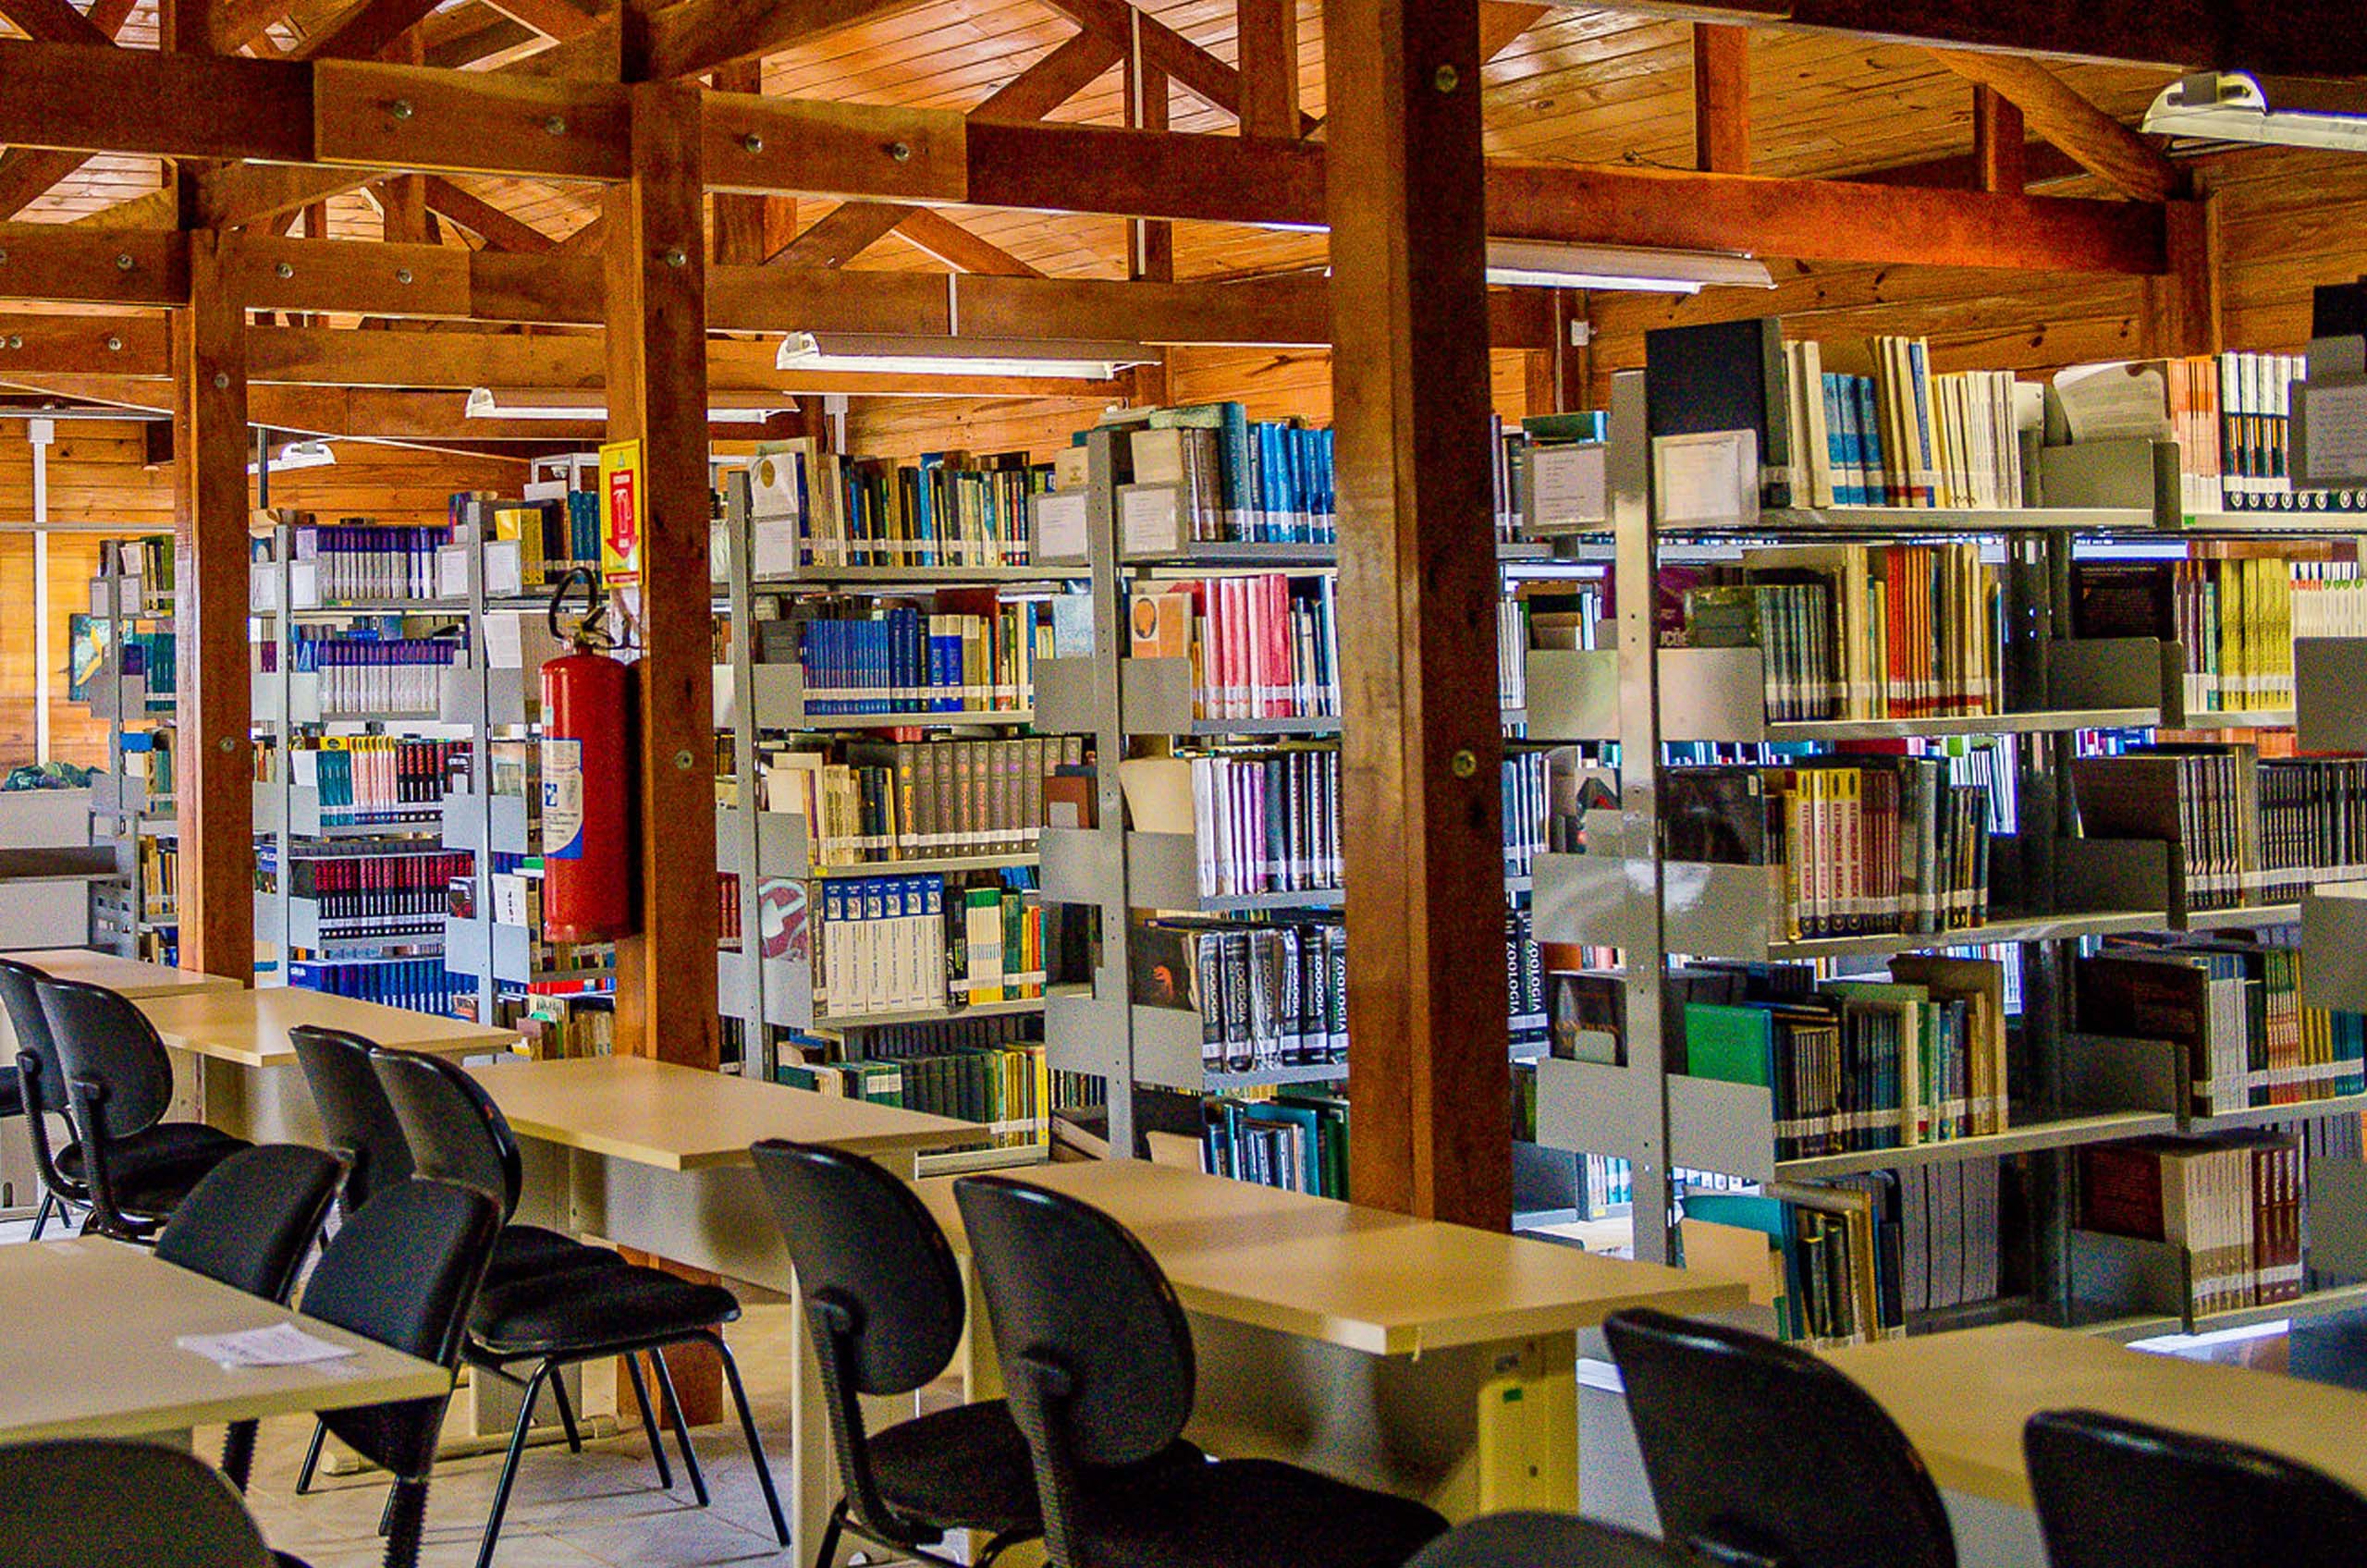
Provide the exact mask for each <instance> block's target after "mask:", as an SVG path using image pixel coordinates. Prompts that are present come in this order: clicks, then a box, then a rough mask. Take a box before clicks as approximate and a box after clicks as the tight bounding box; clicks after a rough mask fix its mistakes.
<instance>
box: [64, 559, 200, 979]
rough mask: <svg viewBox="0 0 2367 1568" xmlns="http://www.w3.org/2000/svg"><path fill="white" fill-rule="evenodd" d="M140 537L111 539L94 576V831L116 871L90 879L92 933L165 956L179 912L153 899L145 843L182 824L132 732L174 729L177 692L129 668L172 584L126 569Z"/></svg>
mask: <svg viewBox="0 0 2367 1568" xmlns="http://www.w3.org/2000/svg"><path fill="white" fill-rule="evenodd" d="M138 543H139V542H138V541H136V540H133V541H125V542H121V543H117V542H113V541H111V542H109V543H108V544H107V545H105V546H104V550H103V552H102V556H101V566H100V571H99V575H98V576H96V577H94V578H92V580H91V619H92V623H93V624H94V625H95V626H99V627H103V628H104V636H105V638H106V644H105V654H104V657H103V659H102V661H101V663H100V666H99V668H98V669H97V670H96V671H94V672H93V673H92V677H91V680H90V681H89V683H88V685H87V686H86V687H85V688H84V690H85V692H86V696H85V704H86V705H87V706H88V707H89V708H90V710H91V714H92V717H96V718H104V719H105V720H106V722H107V768H106V770H105V771H104V772H102V773H98V774H94V775H93V776H92V779H91V839H92V843H94V844H112V845H113V846H114V847H115V851H116V869H117V875H116V876H115V877H113V878H111V879H109V880H105V881H99V882H93V883H92V884H91V888H90V899H91V927H90V928H91V933H92V937H93V938H94V939H95V940H97V941H98V942H99V943H101V944H102V945H104V947H105V948H106V949H107V950H109V951H112V952H114V953H116V954H117V955H118V956H121V957H125V958H137V957H149V956H153V957H158V958H161V957H162V955H163V952H164V950H165V948H166V944H167V942H168V941H172V940H176V939H177V938H178V930H179V912H178V909H176V908H173V907H169V906H168V905H166V904H165V903H162V902H159V901H156V900H152V899H151V898H150V896H149V893H148V889H147V888H146V886H145V884H144V879H143V876H142V874H141V854H142V852H143V851H142V846H143V845H144V844H146V843H148V842H151V841H164V840H171V839H176V838H178V834H179V830H180V829H179V824H178V819H177V818H176V817H175V815H174V810H173V800H172V797H171V796H170V795H168V794H156V793H152V792H151V789H150V784H149V781H148V780H147V779H143V778H135V777H133V775H132V773H131V770H130V767H129V763H128V761H127V760H126V757H127V753H126V751H125V738H126V736H127V735H128V734H129V732H130V731H132V730H134V729H145V728H149V727H152V726H153V727H155V728H159V729H170V728H171V727H172V724H173V718H174V698H173V694H172V693H171V692H153V691H152V690H151V689H150V686H149V682H148V678H147V675H146V674H145V673H141V674H136V675H135V674H133V673H131V672H130V671H129V670H128V669H127V668H125V660H124V657H123V650H124V645H125V641H126V638H127V636H128V635H129V632H130V631H132V630H133V629H134V628H136V627H138V626H140V625H141V623H143V622H157V623H161V624H162V625H165V626H167V627H169V626H170V625H171V623H172V613H173V610H172V599H171V596H170V592H169V589H156V588H151V587H150V586H149V584H148V582H147V579H146V577H145V575H144V574H142V573H140V572H127V571H125V570H123V566H124V556H123V552H124V550H125V549H127V548H136V547H137V546H138Z"/></svg>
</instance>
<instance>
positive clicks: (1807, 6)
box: [1619, 0, 2367, 77]
mask: <svg viewBox="0 0 2367 1568" xmlns="http://www.w3.org/2000/svg"><path fill="white" fill-rule="evenodd" d="M1619 8H1620V9H1621V10H1623V11H1635V12H1638V13H1643V14H1648V15H1654V16H1666V17H1684V18H1694V19H1699V20H1705V21H1712V22H1719V21H1742V22H1749V23H1752V24H1754V25H1757V24H1774V25H1778V26H1782V27H1785V28H1800V29H1809V30H1812V31H1821V32H1845V33H1851V34H1855V35H1857V36H1858V37H1863V38H1882V39H1891V40H1895V41H1897V42H1899V43H1934V44H1941V45H1944V46H1949V47H1956V48H1965V49H1979V50H1984V51H1990V52H1994V53H1999V54H2007V55H2060V56H2064V57H2067V58H2070V59H2083V60H2097V61H2103V62H2107V63H2112V64H2121V65H2141V66H2150V67H2160V68H2162V69H2165V70H2174V71H2175V70H2199V69H2206V68H2207V69H2215V70H2242V71H2257V72H2261V73H2263V74H2265V75H2271V76H2315V77H2358V76H2367V31H2362V30H2361V29H2358V28H2347V27H2336V26H2329V25H2328V17H2327V13H2326V9H2325V7H2324V6H2323V5H2321V4H2317V3H2316V0H2089V3H2087V4H2082V5H2065V4H2063V3H2062V0H1983V3H1982V4H1981V5H1977V6H1968V5H1965V4H1963V3H1962V0H1621V4H1620V6H1619Z"/></svg>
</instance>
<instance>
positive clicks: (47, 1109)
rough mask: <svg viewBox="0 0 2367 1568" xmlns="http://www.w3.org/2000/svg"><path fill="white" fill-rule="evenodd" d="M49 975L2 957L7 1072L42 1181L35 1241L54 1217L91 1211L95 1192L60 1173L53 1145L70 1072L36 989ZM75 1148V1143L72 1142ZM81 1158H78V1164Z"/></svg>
mask: <svg viewBox="0 0 2367 1568" xmlns="http://www.w3.org/2000/svg"><path fill="white" fill-rule="evenodd" d="M47 978H48V976H47V975H46V974H44V973H43V971H41V970H38V969H35V968H34V967H33V966H32V965H31V964H29V963H26V962H22V961H21V960H18V959H13V958H0V1007H6V1009H7V1010H8V1023H9V1026H10V1027H11V1028H13V1029H14V1030H15V1031H16V1035H17V1060H16V1062H15V1064H14V1065H13V1066H11V1067H10V1068H9V1069H8V1071H9V1072H10V1073H11V1074H12V1075H13V1077H14V1078H15V1081H16V1086H17V1096H18V1100H17V1103H18V1108H19V1109H22V1110H23V1112H24V1114H25V1133H26V1135H27V1137H28V1138H29V1139H30V1140H31V1143H32V1149H33V1173H34V1175H35V1176H36V1177H38V1178H39V1179H40V1182H41V1207H39V1208H38V1209H36V1210H34V1212H33V1234H32V1239H33V1240H34V1241H40V1240H41V1236H42V1232H43V1231H44V1230H46V1229H47V1228H48V1226H49V1219H50V1216H51V1215H53V1214H55V1215H57V1216H58V1217H59V1218H61V1219H67V1220H69V1221H70V1220H71V1219H73V1218H74V1211H75V1210H76V1209H88V1208H89V1207H91V1189H90V1188H89V1186H87V1185H86V1184H85V1183H83V1182H80V1181H78V1180H76V1179H75V1178H73V1177H70V1176H68V1175H67V1174H66V1173H65V1172H64V1171H63V1170H59V1169H58V1165H57V1156H58V1154H59V1153H60V1152H63V1151H59V1150H56V1149H55V1148H53V1146H52V1145H51V1144H50V1141H49V1118H50V1117H52V1116H57V1117H64V1116H65V1115H66V1114H67V1109H66V1074H65V1073H64V1072H63V1071H61V1070H60V1069H59V1067H58V1065H57V1047H55V1045H52V1044H51V1043H50V1038H49V1015H48V1014H46V1013H44V1012H43V1011H42V1010H41V996H40V994H39V993H38V992H36V991H35V990H34V989H33V986H34V984H35V983H36V982H38V981H41V980H44V979H47ZM67 1146H68V1148H69V1149H70V1148H71V1146H72V1145H71V1142H70V1140H69V1142H68V1145H67ZM76 1159H77V1161H78V1168H79V1161H80V1155H79V1154H78V1155H77V1156H76Z"/></svg>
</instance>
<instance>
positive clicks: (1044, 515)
mask: <svg viewBox="0 0 2367 1568" xmlns="http://www.w3.org/2000/svg"><path fill="white" fill-rule="evenodd" d="M1035 504H1036V559H1037V560H1039V561H1081V560H1083V559H1085V555H1086V553H1087V547H1086V544H1085V533H1086V529H1085V524H1086V521H1087V517H1088V513H1089V508H1088V507H1087V505H1086V496H1085V492H1084V491H1082V490H1055V491H1052V492H1050V493H1049V494H1046V495H1042V496H1036V503H1035Z"/></svg>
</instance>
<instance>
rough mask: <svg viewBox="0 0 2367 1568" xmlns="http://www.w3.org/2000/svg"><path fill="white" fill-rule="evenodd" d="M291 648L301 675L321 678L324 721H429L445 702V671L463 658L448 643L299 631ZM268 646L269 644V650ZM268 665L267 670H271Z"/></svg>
mask: <svg viewBox="0 0 2367 1568" xmlns="http://www.w3.org/2000/svg"><path fill="white" fill-rule="evenodd" d="M298 630H299V632H300V635H298V637H297V638H296V640H295V641H294V642H293V643H291V644H289V651H290V656H291V659H292V661H293V664H294V667H295V668H296V670H297V672H298V673H300V674H317V675H318V676H319V677H320V678H321V717H324V718H336V717H340V716H342V715H348V714H385V713H400V714H416V715H419V716H421V717H430V716H433V715H434V714H435V712H436V708H437V704H438V703H439V702H440V701H441V698H442V671H444V670H445V669H446V668H449V667H450V666H451V664H452V663H453V662H454V660H455V659H456V658H458V657H459V655H460V653H461V652H462V649H461V646H460V643H457V642H455V641H453V640H452V639H450V638H448V637H395V638H379V637H371V636H355V635H339V634H335V633H331V632H328V631H326V630H325V628H319V627H302V628H299V629H298ZM268 646H269V644H266V647H268ZM271 662H272V661H270V660H266V661H265V668H270V665H271Z"/></svg>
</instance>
